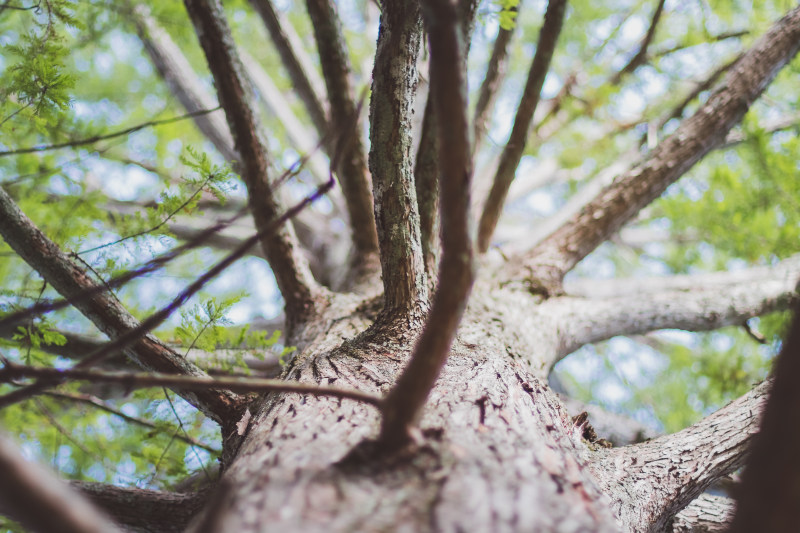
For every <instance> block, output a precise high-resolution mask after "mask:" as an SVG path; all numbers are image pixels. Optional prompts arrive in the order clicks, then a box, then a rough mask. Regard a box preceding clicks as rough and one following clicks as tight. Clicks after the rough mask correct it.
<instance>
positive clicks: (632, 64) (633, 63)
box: [611, 0, 666, 85]
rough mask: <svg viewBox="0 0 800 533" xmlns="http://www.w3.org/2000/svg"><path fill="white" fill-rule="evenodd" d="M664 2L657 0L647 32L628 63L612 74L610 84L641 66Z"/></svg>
mask: <svg viewBox="0 0 800 533" xmlns="http://www.w3.org/2000/svg"><path fill="white" fill-rule="evenodd" d="M665 3H666V0H659V2H658V6H657V7H656V10H655V12H654V13H653V18H652V19H651V20H650V27H649V28H648V29H647V33H646V34H645V36H644V38H643V39H642V43H641V44H640V45H639V50H638V51H637V52H636V54H635V55H634V56H633V57H632V58H631V60H630V61H628V64H626V65H625V66H624V67H623V68H622V69H621V70H619V71H618V72H617V73H616V74H615V75H614V77H613V78H612V79H611V84H612V85H617V84H619V82H620V80H622V78H623V77H624V76H625V75H626V74H630V73H632V72H633V71H635V70H636V69H637V68H639V67H640V66H642V65H643V64H644V63H645V61H647V49H648V48H649V47H650V44H651V43H652V42H653V37H655V35H656V28H657V27H658V22H659V21H660V20H661V15H662V13H663V12H664V4H665Z"/></svg>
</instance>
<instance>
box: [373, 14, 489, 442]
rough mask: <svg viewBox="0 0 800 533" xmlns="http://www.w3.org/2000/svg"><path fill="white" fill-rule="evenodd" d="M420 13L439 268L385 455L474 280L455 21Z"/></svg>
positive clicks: (404, 434)
mask: <svg viewBox="0 0 800 533" xmlns="http://www.w3.org/2000/svg"><path fill="white" fill-rule="evenodd" d="M422 7H423V13H424V16H425V21H426V26H427V30H428V35H429V39H430V53H431V97H432V98H433V103H434V106H435V108H434V113H435V114H436V116H437V117H439V118H440V119H441V123H442V124H447V125H448V127H447V128H438V138H439V142H438V144H439V174H440V187H441V191H442V198H443V200H442V201H441V205H440V210H441V218H442V262H441V266H440V269H439V279H440V283H439V287H438V289H437V291H436V296H435V298H434V302H433V307H432V309H431V312H430V314H429V316H428V320H427V322H426V324H425V329H424V330H423V332H422V335H421V336H420V338H419V341H418V342H417V345H416V346H415V348H414V352H413V354H412V356H411V361H410V362H409V364H408V366H407V367H406V369H405V370H404V371H403V373H402V374H401V376H400V378H399V379H398V380H397V383H396V384H395V386H394V388H393V389H392V390H391V391H390V392H389V394H388V396H387V398H386V400H385V402H384V405H383V421H382V425H381V434H380V437H379V441H380V442H381V443H382V445H383V446H384V447H385V448H387V449H389V450H392V449H396V448H398V447H400V446H402V445H404V444H405V443H406V442H408V439H409V438H410V436H411V433H412V431H413V426H414V424H415V423H416V421H417V419H418V418H419V416H420V414H421V412H422V408H423V406H424V405H425V402H426V400H427V398H428V395H429V394H430V391H431V389H433V386H434V383H435V382H436V378H437V377H438V376H439V373H440V372H441V369H442V367H443V366H444V364H445V361H446V360H447V356H448V355H449V353H450V346H451V344H452V341H453V338H454V337H455V333H456V329H457V328H458V324H459V322H460V321H461V316H462V314H463V312H464V308H465V307H466V304H467V299H468V298H469V294H470V290H471V288H472V282H473V276H474V272H473V268H474V267H473V254H472V242H471V238H470V235H469V229H468V228H469V190H470V180H471V177H472V168H471V167H472V165H471V159H472V157H471V150H470V143H469V123H468V120H467V100H466V98H467V97H466V81H465V75H464V71H463V70H462V68H461V66H462V54H463V51H462V50H461V48H460V39H459V37H460V36H459V26H458V23H457V22H458V16H457V11H456V8H455V6H453V5H452V3H451V2H450V1H449V0H431V1H427V2H423V5H422Z"/></svg>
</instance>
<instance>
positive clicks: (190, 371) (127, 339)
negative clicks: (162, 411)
mask: <svg viewBox="0 0 800 533" xmlns="http://www.w3.org/2000/svg"><path fill="white" fill-rule="evenodd" d="M331 187H333V176H331V178H330V180H329V181H328V182H327V183H325V184H322V185H320V186H319V187H317V189H316V191H314V193H313V194H311V195H309V196H306V197H305V198H304V199H303V200H301V201H300V202H299V203H297V204H296V205H294V206H293V207H292V208H290V209H288V210H287V211H286V212H285V213H283V214H282V215H281V216H280V217H278V218H277V219H276V220H273V221H271V222H270V223H269V224H267V225H266V226H265V227H264V228H263V230H262V231H263V233H271V232H276V231H278V230H279V229H280V228H281V226H282V225H283V224H284V223H285V222H286V221H287V220H290V219H291V218H292V217H293V216H295V215H296V214H297V213H299V212H300V211H302V210H303V209H304V208H305V207H306V206H308V205H309V204H311V203H312V202H314V201H316V200H317V199H319V198H321V197H322V196H323V195H324V194H325V192H326V191H327V190H329V189H330V188H331ZM0 192H2V189H0ZM0 200H2V197H0ZM1 205H2V204H0V206H1ZM22 216H24V215H22ZM0 222H2V220H0ZM2 230H3V227H2V226H1V225H0V233H2ZM262 231H259V232H258V233H256V234H255V235H253V236H251V237H250V238H248V239H246V240H244V241H243V242H242V244H241V245H240V246H239V247H238V248H237V249H236V250H234V251H233V252H232V253H230V254H229V255H227V256H226V257H225V258H224V259H222V260H221V261H219V262H218V263H217V264H216V265H214V266H213V267H211V268H210V269H209V270H207V271H206V272H205V273H203V274H202V275H201V276H199V277H198V278H197V279H196V280H194V281H193V282H192V283H191V284H189V285H188V286H187V287H186V288H185V289H183V290H182V291H181V292H180V293H179V294H178V295H177V296H176V297H175V298H173V300H172V301H171V302H169V303H168V304H167V305H166V306H164V307H162V308H161V309H159V310H158V311H156V312H155V313H153V314H151V315H150V316H148V317H147V318H146V319H144V320H143V321H142V322H141V323H140V324H138V325H136V324H135V321H134V320H133V318H132V317H130V320H128V322H130V324H131V326H130V327H129V329H127V330H126V331H123V332H121V333H119V334H118V335H112V334H111V333H109V332H108V331H106V334H107V335H109V337H112V340H111V341H110V342H108V343H106V344H104V345H103V346H102V347H101V348H100V349H98V350H96V351H94V352H92V353H90V354H88V355H87V356H86V357H85V358H83V359H82V360H81V362H80V363H78V364H77V365H76V366H75V368H88V367H91V366H93V365H96V364H98V363H99V362H100V361H103V360H105V359H106V358H108V357H109V356H110V355H112V354H114V353H116V352H118V351H121V350H131V351H129V352H128V353H132V354H134V360H136V361H138V362H139V363H140V365H141V366H143V367H145V368H150V369H153V370H159V368H158V367H156V366H154V365H153V364H150V361H145V362H142V360H141V358H139V359H137V358H136V356H138V353H137V352H135V351H132V350H133V348H135V347H136V345H137V344H138V343H141V342H142V341H143V340H149V339H151V337H148V336H146V334H147V333H148V332H150V331H151V330H152V329H154V328H156V327H158V326H159V325H160V324H162V323H163V322H164V320H166V319H167V318H168V317H169V316H170V315H171V314H172V313H173V312H174V311H175V310H177V309H178V308H180V307H181V306H182V305H183V304H185V303H186V302H187V301H188V299H189V298H190V297H192V296H193V295H195V294H197V292H199V291H200V289H202V288H203V287H204V286H205V285H206V284H207V283H208V282H209V281H211V280H212V279H214V278H215V277H216V276H218V275H219V274H220V273H222V272H223V271H224V270H225V269H226V268H228V267H229V266H230V265H232V264H233V263H234V262H236V261H238V260H239V259H241V258H242V257H243V256H244V255H246V254H247V252H248V251H249V250H250V248H252V247H253V246H255V245H256V244H257V243H258V242H259V241H263V238H264V234H263V233H262ZM51 244H52V243H51ZM53 246H55V245H53ZM16 251H17V253H20V252H19V250H16ZM20 255H22V254H21V253H20ZM23 257H24V256H23ZM84 277H85V274H84ZM56 289H58V287H56ZM96 292H97V291H96V287H88V288H87V289H86V290H85V291H83V292H76V294H75V297H74V298H72V303H76V302H77V304H78V305H76V307H78V309H81V307H80V304H82V303H83V304H85V303H87V302H88V303H91V302H92V301H93V299H90V298H88V297H86V294H87V293H91V294H94V293H96ZM108 294H109V293H100V294H99V297H104V296H108ZM114 301H115V302H116V300H114ZM50 305H51V306H52V305H53V304H50ZM34 307H35V306H34ZM120 309H121V306H120ZM85 314H86V313H85ZM13 316H14V315H12V317H13ZM87 316H88V317H89V318H90V319H91V318H92V317H91V316H89V315H88V314H87ZM7 320H8V319H4V320H3V321H0V324H2V323H3V322H4V321H7ZM158 346H160V347H162V348H163V349H164V350H166V351H168V353H169V354H171V355H172V356H173V357H172V358H171V359H168V360H167V361H161V360H158V359H157V360H156V361H155V363H157V364H160V365H161V367H162V368H166V369H167V370H168V371H170V372H176V371H177V372H179V373H184V374H186V375H189V376H201V377H202V376H205V375H206V374H205V372H203V371H202V370H200V369H199V368H197V367H196V366H195V365H193V364H192V363H190V362H188V361H186V360H185V358H181V357H180V356H177V354H175V353H174V352H172V351H171V350H169V349H168V348H167V347H165V346H163V345H161V344H158ZM175 357H177V361H174V359H175ZM173 362H174V363H173ZM145 363H147V364H145ZM168 363H173V366H169V364H168ZM176 365H177V368H175V366H176ZM50 385H52V383H49V382H47V381H38V382H36V383H34V384H32V385H29V386H28V387H24V388H21V389H18V390H16V391H13V392H10V393H8V394H6V395H5V396H0V407H3V406H7V405H10V404H12V403H15V402H19V401H21V400H23V399H25V398H27V397H29V396H31V395H34V394H37V393H39V392H41V391H42V390H44V389H45V388H47V387H49V386H50ZM176 392H178V394H181V395H182V396H183V397H184V398H185V399H186V400H187V401H188V402H189V403H192V404H193V405H195V406H196V407H198V409H200V410H201V411H203V412H204V413H206V414H207V416H209V417H211V418H212V419H213V420H215V421H217V422H219V423H221V424H224V423H226V422H230V421H231V420H236V419H237V418H236V417H237V416H238V411H240V410H241V408H242V403H243V401H242V399H241V398H238V397H236V396H235V395H232V394H231V393H230V391H217V392H218V394H219V395H220V396H221V399H217V398H216V397H215V396H213V393H208V394H204V396H208V395H209V394H211V395H212V396H211V400H215V399H217V403H220V402H221V403H223V405H222V408H224V409H225V411H224V413H222V414H220V413H219V412H216V411H213V410H212V409H211V408H209V407H206V406H205V405H204V404H203V403H202V402H200V401H199V399H200V397H197V395H194V394H192V393H187V392H186V391H180V390H178V391H176ZM226 402H227V403H226ZM229 404H232V405H229ZM212 407H216V405H213V406H212ZM204 408H205V409H204ZM223 415H225V416H223Z"/></svg>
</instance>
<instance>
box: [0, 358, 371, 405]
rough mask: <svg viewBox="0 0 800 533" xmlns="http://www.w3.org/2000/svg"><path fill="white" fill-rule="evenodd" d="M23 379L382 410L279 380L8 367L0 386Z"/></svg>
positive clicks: (345, 394)
mask: <svg viewBox="0 0 800 533" xmlns="http://www.w3.org/2000/svg"><path fill="white" fill-rule="evenodd" d="M20 378H39V379H44V380H48V381H51V382H55V383H63V382H66V381H89V382H93V383H114V384H118V385H121V386H122V387H125V388H131V389H132V388H142V387H170V388H177V389H180V390H187V391H196V392H198V393H199V392H202V391H213V390H219V389H224V390H229V391H232V392H239V393H248V392H293V393H298V394H310V395H312V396H330V397H333V398H342V399H348V400H356V401H359V402H364V403H366V404H369V405H374V406H376V407H380V404H381V398H380V397H378V396H375V395H374V394H370V393H367V392H360V391H357V390H347V389H339V388H335V387H318V386H316V385H306V384H303V383H291V382H288V381H282V380H279V379H261V378H239V377H235V378H224V377H218V378H212V377H209V376H185V375H184V376H180V375H172V374H158V373H152V374H151V373H147V372H107V371H102V370H88V369H83V368H69V369H63V370H62V369H58V368H49V367H32V366H24V365H17V364H14V363H6V365H5V366H3V367H2V368H0V383H8V382H10V381H11V380H15V379H20Z"/></svg>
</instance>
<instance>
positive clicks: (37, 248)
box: [0, 188, 240, 422]
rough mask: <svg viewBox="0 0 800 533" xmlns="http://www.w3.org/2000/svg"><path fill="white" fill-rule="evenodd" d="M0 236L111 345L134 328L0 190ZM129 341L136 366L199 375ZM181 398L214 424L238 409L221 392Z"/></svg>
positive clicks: (145, 340)
mask: <svg viewBox="0 0 800 533" xmlns="http://www.w3.org/2000/svg"><path fill="white" fill-rule="evenodd" d="M0 235H2V236H3V238H4V239H5V241H6V242H7V243H8V244H9V246H11V247H12V248H13V249H14V251H15V252H16V253H17V254H18V255H19V256H20V257H22V258H23V259H24V260H25V262H26V263H28V264H29V265H30V266H31V267H33V268H34V269H36V270H37V271H38V272H39V274H40V275H41V276H42V277H43V278H44V279H45V280H46V281H47V282H48V283H49V284H50V285H51V286H52V287H53V288H55V289H56V290H57V291H58V292H59V293H60V294H61V295H62V296H64V298H66V299H67V300H71V299H73V298H74V305H75V307H77V309H78V310H79V311H80V312H81V313H83V314H84V315H85V316H86V317H87V318H88V319H90V320H91V321H92V322H94V324H95V325H96V326H97V327H98V328H99V329H100V330H101V331H102V332H103V333H105V334H106V335H108V336H109V337H110V338H111V339H121V338H124V337H126V336H130V335H131V332H133V331H135V330H136V329H137V328H139V327H140V324H138V323H137V321H136V319H135V318H134V317H133V316H131V314H130V313H129V312H128V311H127V310H126V309H125V308H123V307H122V305H121V304H120V303H119V301H118V300H117V299H116V298H114V296H113V294H110V293H108V292H105V288H104V287H99V286H98V285H97V284H96V283H95V282H94V281H92V280H91V279H90V278H89V276H88V275H87V274H86V272H84V271H83V270H82V269H80V268H79V267H78V266H77V265H76V264H75V263H73V262H72V261H71V260H70V259H69V257H68V256H67V255H66V254H65V253H64V252H63V251H61V249H60V248H59V247H58V246H57V245H56V244H55V243H54V242H52V241H51V240H50V239H48V238H47V237H46V236H45V235H44V234H43V233H42V232H41V231H40V230H39V229H38V228H37V227H36V226H35V225H34V224H33V222H31V221H30V219H28V217H26V216H25V215H24V214H23V213H22V212H21V211H20V210H19V208H18V207H17V206H16V204H15V203H14V201H13V200H12V199H11V198H10V197H9V196H8V195H7V194H6V192H5V191H3V190H2V189H1V188H0ZM98 288H99V290H98ZM87 292H89V293H91V296H90V297H81V295H83V294H84V293H87ZM130 340H131V344H130V346H128V347H127V350H126V353H127V354H128V356H129V357H131V358H132V359H133V360H134V361H136V362H137V363H138V364H139V365H140V366H143V367H145V368H148V369H152V370H154V371H157V372H164V373H168V374H172V373H177V374H185V375H189V376H193V375H194V376H198V375H205V373H204V372H203V371H202V370H200V369H199V368H197V367H196V366H195V365H193V364H191V363H188V362H187V361H185V360H184V359H183V358H182V357H180V356H179V355H178V354H176V353H175V352H173V351H172V350H170V349H169V348H167V347H166V346H164V345H163V344H161V343H160V342H159V341H158V340H156V339H155V338H154V337H151V336H145V335H138V336H136V337H135V339H134V338H131V339H130ZM113 342H114V341H112V343H113ZM183 397H184V398H185V399H186V400H187V401H188V402H189V403H191V404H193V405H195V406H196V407H197V408H198V409H200V410H201V411H203V412H204V413H205V414H206V415H207V416H209V417H211V418H212V419H214V420H216V421H218V422H221V421H223V420H225V419H226V417H232V418H235V417H236V412H237V411H238V408H239V404H240V398H238V397H237V396H236V395H234V394H230V393H228V392H225V391H204V392H202V393H200V394H194V393H190V394H188V395H184V396H183Z"/></svg>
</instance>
